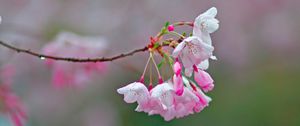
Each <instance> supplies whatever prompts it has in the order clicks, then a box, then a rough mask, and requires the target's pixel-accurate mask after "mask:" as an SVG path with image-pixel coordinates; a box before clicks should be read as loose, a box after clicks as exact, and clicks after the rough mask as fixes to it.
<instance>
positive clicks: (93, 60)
mask: <svg viewBox="0 0 300 126" xmlns="http://www.w3.org/2000/svg"><path fill="white" fill-rule="evenodd" d="M0 45H2V46H4V47H7V48H9V49H11V50H14V51H16V52H18V53H26V54H29V55H32V56H36V57H39V58H41V59H44V58H46V59H53V60H60V61H69V62H107V61H113V60H116V59H120V58H124V57H127V56H131V55H133V54H135V53H138V52H144V51H146V50H148V47H147V46H146V47H143V48H139V49H135V50H133V51H131V52H128V53H122V54H119V55H116V56H113V57H101V58H73V57H56V56H49V55H44V54H39V53H36V52H33V51H31V50H30V49H22V48H17V47H14V46H12V45H9V44H7V43H5V42H3V41H0Z"/></svg>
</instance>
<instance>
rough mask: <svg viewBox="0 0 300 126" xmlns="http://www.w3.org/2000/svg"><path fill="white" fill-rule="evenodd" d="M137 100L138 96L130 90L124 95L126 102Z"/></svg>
mask: <svg viewBox="0 0 300 126" xmlns="http://www.w3.org/2000/svg"><path fill="white" fill-rule="evenodd" d="M136 100H137V96H136V95H135V94H134V93H133V92H129V93H126V94H125V95H124V101H125V102H126V103H134V102H136Z"/></svg>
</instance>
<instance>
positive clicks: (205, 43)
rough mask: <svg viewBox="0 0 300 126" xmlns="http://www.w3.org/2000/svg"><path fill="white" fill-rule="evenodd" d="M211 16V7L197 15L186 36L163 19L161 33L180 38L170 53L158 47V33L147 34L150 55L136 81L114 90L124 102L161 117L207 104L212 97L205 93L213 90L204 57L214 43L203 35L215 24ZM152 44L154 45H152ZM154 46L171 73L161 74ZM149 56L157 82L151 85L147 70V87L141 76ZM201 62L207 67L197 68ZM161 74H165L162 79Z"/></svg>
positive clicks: (179, 114)
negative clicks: (164, 24) (121, 96)
mask: <svg viewBox="0 0 300 126" xmlns="http://www.w3.org/2000/svg"><path fill="white" fill-rule="evenodd" d="M215 16H216V8H211V9H209V10H208V11H206V12H205V13H203V14H201V15H200V16H198V17H197V18H196V21H195V22H194V25H193V35H192V36H189V37H185V36H184V35H181V34H180V33H177V32H175V31H174V26H173V25H169V23H166V26H165V28H163V29H162V31H163V32H162V34H168V33H170V34H173V35H178V36H179V37H181V38H182V40H181V41H179V42H178V43H175V48H174V50H173V52H172V55H168V54H170V53H169V52H164V51H162V50H161V47H160V46H159V41H160V39H161V37H160V36H157V37H154V38H153V37H151V43H150V44H149V46H148V47H149V50H150V56H149V58H148V61H147V63H146V66H145V68H144V72H143V74H142V76H141V79H140V82H133V83H131V84H129V85H127V86H125V87H121V88H119V89H118V90H117V91H118V93H119V94H122V95H124V101H125V102H126V103H135V102H137V104H138V106H137V108H136V109H135V110H136V111H137V112H145V113H148V115H160V116H162V117H163V118H164V120H165V121H170V120H172V119H174V118H182V117H185V116H188V115H190V114H194V113H199V112H201V111H202V110H203V109H204V108H206V107H208V106H209V103H210V102H211V101H212V99H211V98H210V97H209V96H207V95H206V94H205V93H207V92H209V91H212V90H213V88H214V80H213V79H212V77H211V76H210V75H209V73H207V72H206V71H205V70H206V69H207V68H208V59H209V58H212V57H214V56H213V55H212V52H213V50H214V47H213V46H212V44H211V40H210V39H209V40H208V39H207V38H205V37H207V34H210V33H213V32H214V31H216V30H217V28H218V27H219V25H218V20H216V19H215V18H214V17H215ZM166 29H167V31H168V32H166ZM206 33H207V34H206ZM155 45H158V46H156V48H155ZM156 50H157V51H158V52H159V54H161V55H163V56H164V57H163V58H164V60H162V62H161V63H163V61H165V60H168V61H169V63H168V64H169V65H170V68H171V69H172V72H173V73H174V74H173V76H167V77H163V76H161V74H160V70H159V67H158V65H156V62H155V60H154V58H153V56H154V53H155V51H156ZM149 60H152V62H153V64H154V66H155V69H156V71H157V80H159V82H158V84H157V85H156V86H153V80H152V72H150V76H151V77H150V79H149V87H151V88H148V89H147V86H146V84H145V83H144V82H145V80H144V76H145V73H146V70H147V68H148V65H149V63H151V62H149ZM174 60H175V62H174V63H173V62H172V61H174ZM205 65H207V67H205V68H201V67H204V66H205ZM198 66H199V67H198ZM183 70H184V72H183ZM162 78H165V81H163V80H162ZM161 81H163V82H161ZM204 92H205V93H204Z"/></svg>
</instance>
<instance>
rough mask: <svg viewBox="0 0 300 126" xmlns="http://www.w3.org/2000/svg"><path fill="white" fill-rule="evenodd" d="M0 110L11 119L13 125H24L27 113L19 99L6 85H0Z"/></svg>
mask: <svg viewBox="0 0 300 126" xmlns="http://www.w3.org/2000/svg"><path fill="white" fill-rule="evenodd" d="M0 104H1V107H0V112H1V113H3V114H6V115H8V116H9V118H10V119H11V121H12V123H13V124H14V126H24V122H25V121H26V120H27V115H26V112H25V109H24V107H23V105H22V104H21V101H20V99H19V98H18V97H17V96H16V95H15V94H14V93H13V92H12V91H11V90H10V89H9V86H7V85H0Z"/></svg>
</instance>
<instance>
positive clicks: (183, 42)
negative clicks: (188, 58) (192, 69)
mask: <svg viewBox="0 0 300 126" xmlns="http://www.w3.org/2000/svg"><path fill="white" fill-rule="evenodd" d="M185 44H186V43H185V41H182V42H181V43H179V44H178V45H177V46H176V48H175V49H174V51H173V53H172V56H173V57H174V58H177V57H178V56H179V54H180V53H181V51H182V49H183V48H184V47H185Z"/></svg>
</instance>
